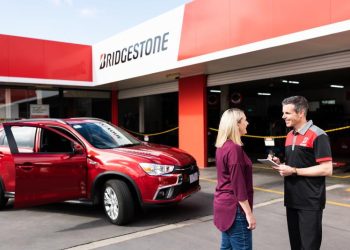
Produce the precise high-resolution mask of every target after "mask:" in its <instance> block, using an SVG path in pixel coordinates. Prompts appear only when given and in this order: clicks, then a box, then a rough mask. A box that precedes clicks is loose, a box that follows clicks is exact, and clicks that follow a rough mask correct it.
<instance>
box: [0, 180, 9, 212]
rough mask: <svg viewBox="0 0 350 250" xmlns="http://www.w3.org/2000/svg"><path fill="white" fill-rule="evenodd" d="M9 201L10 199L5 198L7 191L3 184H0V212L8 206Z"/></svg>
mask: <svg viewBox="0 0 350 250" xmlns="http://www.w3.org/2000/svg"><path fill="white" fill-rule="evenodd" d="M8 200H9V198H6V197H5V191H4V189H3V187H2V183H1V182H0V210H1V209H3V208H4V207H5V206H6V204H7V202H8Z"/></svg>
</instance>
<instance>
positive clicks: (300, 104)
mask: <svg viewBox="0 0 350 250" xmlns="http://www.w3.org/2000/svg"><path fill="white" fill-rule="evenodd" d="M287 104H293V105H294V107H295V112H297V113H300V112H301V111H302V110H304V112H305V116H306V115H307V111H308V110H309V103H308V101H307V100H306V98H305V97H304V96H299V95H297V96H291V97H288V98H286V99H284V100H283V101H282V105H287Z"/></svg>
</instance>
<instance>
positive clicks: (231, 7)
mask: <svg viewBox="0 0 350 250" xmlns="http://www.w3.org/2000/svg"><path fill="white" fill-rule="evenodd" d="M349 18H350V1H346V0H318V1H314V0H284V1H280V0H264V1H262V0H245V1H241V0H221V1H219V2H218V1H217V0H205V1H204V0H202V1H193V2H190V3H188V4H186V6H185V13H184V20H183V24H182V35H181V40H180V48H179V54H178V59H179V60H183V59H187V58H191V57H195V56H200V55H204V54H207V53H211V52H216V51H220V50H224V49H228V48H233V47H237V46H240V45H244V44H249V43H252V42H258V41H262V40H265V39H268V38H274V37H278V36H281V35H287V34H291V33H294V32H298V31H303V30H307V29H311V28H315V27H320V26H323V25H327V24H331V23H334V22H339V21H343V20H347V19H349Z"/></svg>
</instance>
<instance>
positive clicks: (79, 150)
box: [73, 143, 84, 155]
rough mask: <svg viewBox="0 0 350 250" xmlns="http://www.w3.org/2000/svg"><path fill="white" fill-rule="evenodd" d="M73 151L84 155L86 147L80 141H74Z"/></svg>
mask: <svg viewBox="0 0 350 250" xmlns="http://www.w3.org/2000/svg"><path fill="white" fill-rule="evenodd" d="M73 153H74V154H75V155H82V154H83V153H84V148H83V146H81V145H80V144H79V143H73Z"/></svg>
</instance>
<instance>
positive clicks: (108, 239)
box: [0, 164, 350, 250]
mask: <svg viewBox="0 0 350 250" xmlns="http://www.w3.org/2000/svg"><path fill="white" fill-rule="evenodd" d="M253 178H254V189H255V194H254V213H255V216H256V219H257V228H256V230H254V231H253V247H254V249H258V250H284V249H290V248H289V240H288V233H287V224H286V216H285V208H284V206H283V180H282V178H281V177H280V176H279V175H277V174H276V173H275V172H273V171H272V170H271V169H269V168H264V167H261V165H259V164H255V165H254V177H253ZM200 182H201V186H202V189H201V191H200V192H198V193H196V194H195V195H193V196H191V197H189V198H188V199H186V200H184V201H183V202H182V203H180V204H178V205H177V206H171V207H159V208H149V209H146V210H145V211H144V212H143V213H142V214H140V215H139V217H138V218H137V219H136V220H135V221H134V222H133V223H131V224H130V225H127V226H123V227H119V226H114V225H112V224H110V223H109V222H108V221H106V219H105V216H104V214H103V211H102V210H99V209H96V208H95V207H91V206H87V205H82V204H74V203H58V204H50V205H47V206H39V207H34V208H28V209H13V208H12V207H11V205H10V206H8V207H7V208H6V209H5V210H3V211H1V212H0V223H1V227H0V228H1V229H0V232H1V233H0V249H6V250H7V249H14V250H16V249H26V250H27V249H28V250H31V249H33V250H34V249H35V250H46V249H50V250H51V249H71V250H72V249H74V250H78V249H84V250H85V249H123V250H131V249H133V250H135V249H140V250H141V249H142V250H144V249H145V250H146V249H152V250H158V249H159V250H163V249H167V250H175V249H176V250H179V249H180V250H181V249H182V250H187V249H188V250H195V249H200V250H209V249H210V250H212V249H219V245H220V237H221V236H220V232H219V231H218V230H217V229H216V228H215V226H214V225H213V213H212V202H213V192H214V189H215V185H216V168H215V167H209V168H206V169H202V170H201V175H200ZM327 189H328V191H327V206H326V209H325V211H324V218H323V243H322V247H321V250H328V249H329V250H330V249H347V248H348V238H349V236H350V216H349V212H350V172H346V171H343V170H337V171H335V174H334V176H333V177H331V178H327Z"/></svg>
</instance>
